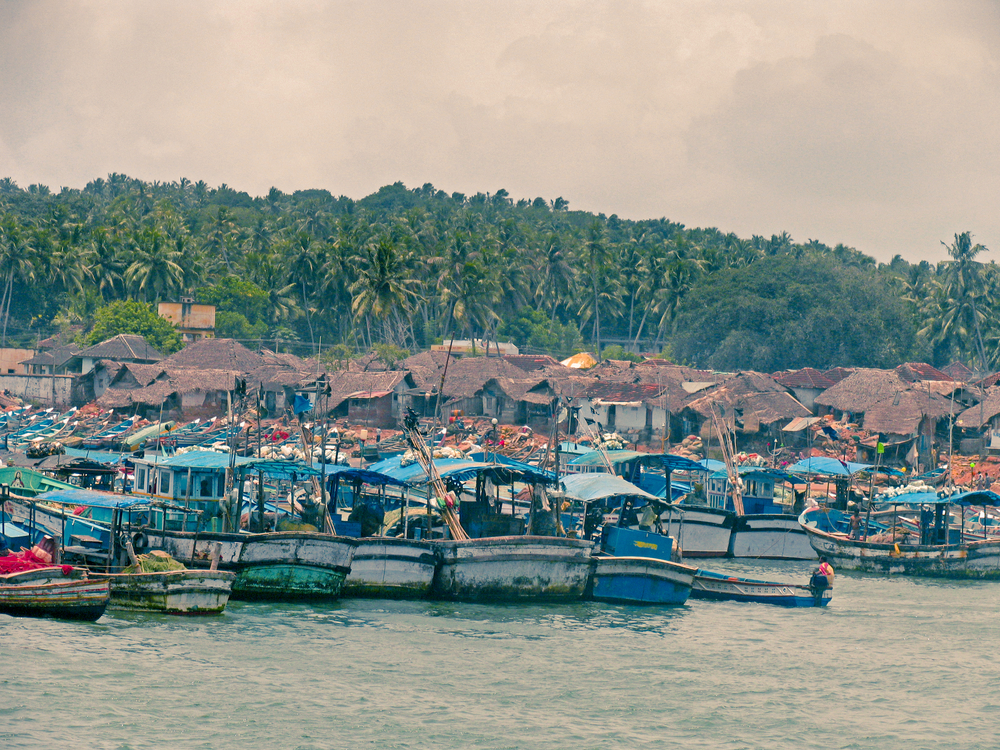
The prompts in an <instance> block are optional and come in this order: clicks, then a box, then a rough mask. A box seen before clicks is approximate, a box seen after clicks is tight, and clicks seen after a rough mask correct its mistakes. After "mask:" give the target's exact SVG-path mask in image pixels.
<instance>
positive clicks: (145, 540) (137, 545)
mask: <svg viewBox="0 0 1000 750" xmlns="http://www.w3.org/2000/svg"><path fill="white" fill-rule="evenodd" d="M148 547H149V537H147V536H146V535H145V534H144V533H143V532H141V531H137V532H136V533H134V534H133V535H132V549H134V550H135V552H136V554H139V553H140V552H145V551H146V549H147V548H148Z"/></svg>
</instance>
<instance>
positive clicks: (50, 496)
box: [35, 489, 151, 510]
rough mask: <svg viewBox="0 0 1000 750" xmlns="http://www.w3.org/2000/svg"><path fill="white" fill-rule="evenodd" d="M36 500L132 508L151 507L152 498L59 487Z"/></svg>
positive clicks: (96, 506)
mask: <svg viewBox="0 0 1000 750" xmlns="http://www.w3.org/2000/svg"><path fill="white" fill-rule="evenodd" d="M35 500H44V501H45V502H49V503H61V504H63V505H85V506H87V507H90V508H130V509H133V510H134V509H137V508H140V507H145V508H149V507H151V502H150V498H148V497H134V496H132V495H114V494H112V493H110V492H97V491H96V490H83V489H72V490H69V489H59V490H49V491H48V492H43V493H42V494H41V495H38V496H37V497H36V498H35Z"/></svg>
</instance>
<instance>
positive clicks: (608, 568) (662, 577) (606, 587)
mask: <svg viewBox="0 0 1000 750" xmlns="http://www.w3.org/2000/svg"><path fill="white" fill-rule="evenodd" d="M592 564H593V570H592V573H591V582H590V585H589V586H588V590H587V594H588V598H590V599H594V600H595V601H601V602H612V603H617V604H684V603H685V602H686V601H687V600H688V597H689V596H690V595H691V586H692V583H693V582H694V574H695V571H696V569H695V568H692V567H691V566H689V565H682V564H680V563H675V562H669V561H667V560H654V559H652V558H649V557H612V556H608V557H604V556H601V557H595V558H594V560H593V563H592Z"/></svg>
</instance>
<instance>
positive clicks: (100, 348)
mask: <svg viewBox="0 0 1000 750" xmlns="http://www.w3.org/2000/svg"><path fill="white" fill-rule="evenodd" d="M79 354H80V356H81V357H90V358H92V359H114V360H118V361H123V360H136V361H139V362H159V361H160V360H161V359H163V355H162V354H160V353H159V352H158V351H156V349H154V348H153V347H152V346H150V345H149V342H147V341H146V339H144V338H143V337H142V336H136V335H134V334H130V333H119V334H118V335H117V336H113V337H112V338H110V339H107V340H106V341H102V342H101V343H99V344H94V345H93V346H90V347H87V348H86V349H84V350H83V351H82V352H80V353H79Z"/></svg>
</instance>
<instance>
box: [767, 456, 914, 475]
mask: <svg viewBox="0 0 1000 750" xmlns="http://www.w3.org/2000/svg"><path fill="white" fill-rule="evenodd" d="M873 468H875V465H874V464H857V463H854V462H852V461H841V460H840V459H839V458H829V457H827V456H812V457H810V458H803V459H802V460H801V461H799V462H798V463H794V464H792V465H791V466H786V467H785V471H787V472H789V473H790V474H829V475H831V476H842V477H847V476H850V475H852V474H857V473H858V472H859V471H868V470H870V469H873ZM877 471H878V473H879V474H889V475H892V476H896V475H900V474H902V472H900V471H899V470H897V469H893V468H890V467H888V466H880V467H878V470H877Z"/></svg>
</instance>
